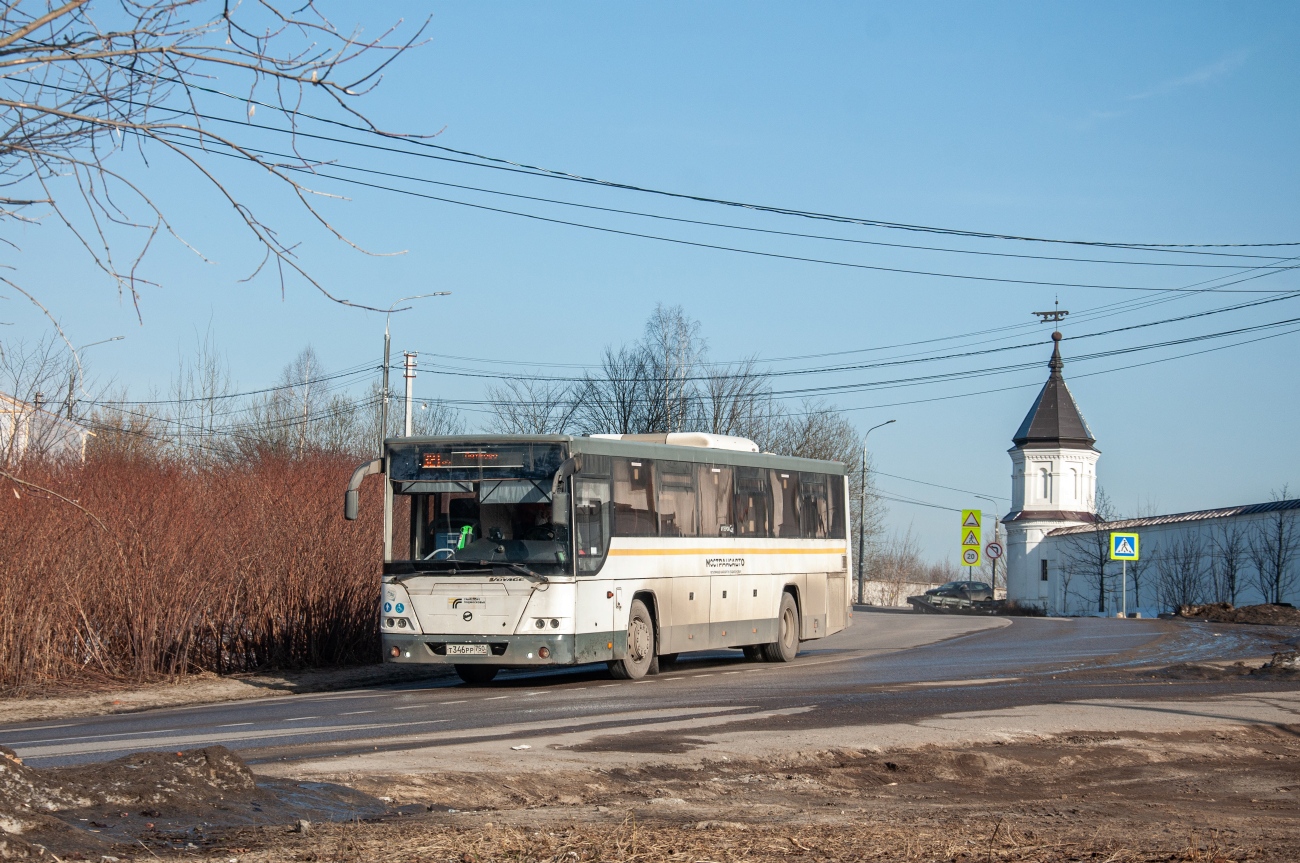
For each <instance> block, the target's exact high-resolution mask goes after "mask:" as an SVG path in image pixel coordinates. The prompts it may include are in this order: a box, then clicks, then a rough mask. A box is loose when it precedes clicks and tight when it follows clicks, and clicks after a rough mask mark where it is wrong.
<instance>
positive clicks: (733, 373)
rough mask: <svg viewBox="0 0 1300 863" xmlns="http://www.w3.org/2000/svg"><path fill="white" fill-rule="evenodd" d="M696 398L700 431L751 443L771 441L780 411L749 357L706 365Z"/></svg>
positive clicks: (755, 361)
mask: <svg viewBox="0 0 1300 863" xmlns="http://www.w3.org/2000/svg"><path fill="white" fill-rule="evenodd" d="M702 389H703V392H702V394H701V397H700V413H701V419H702V426H701V427H702V428H703V429H705V430H707V431H709V432H711V433H712V434H724V435H735V436H736V437H746V438H749V439H751V440H755V441H757V440H767V439H770V438H771V431H772V427H773V426H774V424H775V423H776V422H777V420H779V418H780V411H779V410H778V409H777V407H776V404H775V402H774V400H773V398H772V389H771V387H770V386H768V384H767V381H766V378H764V376H763V375H762V374H760V372H759V370H758V361H757V360H756V359H755V358H753V357H750V358H749V359H745V360H741V361H740V362H738V363H734V364H731V365H717V366H709V367H708V368H707V369H706V370H705V371H704V386H703V388H702Z"/></svg>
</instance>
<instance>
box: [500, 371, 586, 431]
mask: <svg viewBox="0 0 1300 863" xmlns="http://www.w3.org/2000/svg"><path fill="white" fill-rule="evenodd" d="M488 400H489V401H490V402H491V403H492V420H491V426H492V430H493V431H496V432H500V433H502V434H560V433H562V432H564V431H566V430H567V429H568V427H569V424H570V422H571V421H572V420H573V415H574V413H575V412H576V411H577V410H578V402H577V400H576V399H575V398H574V397H573V387H572V385H570V384H568V383H566V382H564V381H555V380H546V379H541V378H519V379H514V380H508V381H506V382H504V383H503V384H502V385H500V386H494V387H489V388H488Z"/></svg>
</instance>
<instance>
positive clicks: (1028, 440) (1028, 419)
mask: <svg viewBox="0 0 1300 863" xmlns="http://www.w3.org/2000/svg"><path fill="white" fill-rule="evenodd" d="M1047 367H1048V368H1049V369H1050V370H1051V374H1049V375H1048V376H1047V383H1045V384H1043V389H1042V391H1040V392H1039V393H1038V398H1036V399H1034V404H1033V407H1031V408H1030V409H1029V413H1028V414H1026V415H1025V421H1024V422H1022V423H1021V424H1020V428H1019V429H1017V430H1016V436H1015V437H1014V438H1012V443H1014V444H1015V445H1016V446H1018V447H1030V448H1045V447H1073V448H1076V449H1093V444H1094V443H1096V442H1097V439H1096V438H1094V437H1093V436H1092V430H1091V429H1089V428H1088V423H1087V421H1085V420H1084V418H1083V414H1082V413H1080V412H1079V407H1078V405H1076V404H1075V403H1074V396H1072V395H1070V388H1069V387H1068V386H1066V385H1065V377H1064V376H1063V375H1062V374H1061V369H1063V368H1065V363H1064V362H1063V361H1062V360H1061V334H1060V333H1052V359H1051V360H1050V361H1049V362H1048V363H1047Z"/></svg>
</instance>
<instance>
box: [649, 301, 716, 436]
mask: <svg viewBox="0 0 1300 863" xmlns="http://www.w3.org/2000/svg"><path fill="white" fill-rule="evenodd" d="M641 349H642V353H643V355H644V357H645V359H644V363H645V371H646V374H647V383H648V385H649V386H650V387H651V397H650V399H649V400H648V401H647V403H646V405H645V410H646V414H647V415H646V417H645V419H644V421H643V424H644V425H645V426H646V430H647V431H652V432H680V431H687V430H688V429H689V427H690V426H691V424H692V423H693V422H694V421H695V420H696V416H697V411H698V409H699V408H698V406H699V395H698V387H697V386H696V381H695V377H696V372H697V371H698V369H699V367H700V363H701V361H702V360H703V358H704V352H705V349H706V345H705V342H704V339H703V337H702V336H701V335H700V322H699V321H697V320H695V319H694V318H692V317H690V316H689V315H687V314H686V311H685V310H684V309H683V308H682V307H681V306H665V305H664V304H663V303H656V304H655V310H654V311H653V312H652V313H651V314H650V317H649V319H648V320H647V321H646V324H645V335H644V337H643V338H642V340H641Z"/></svg>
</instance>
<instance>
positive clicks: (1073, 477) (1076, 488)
mask: <svg viewBox="0 0 1300 863" xmlns="http://www.w3.org/2000/svg"><path fill="white" fill-rule="evenodd" d="M1070 488H1071V489H1072V490H1073V491H1072V493H1073V495H1074V498H1073V499H1074V500H1076V501H1077V500H1083V489H1082V487H1081V486H1080V485H1079V471H1078V469H1076V468H1070Z"/></svg>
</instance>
